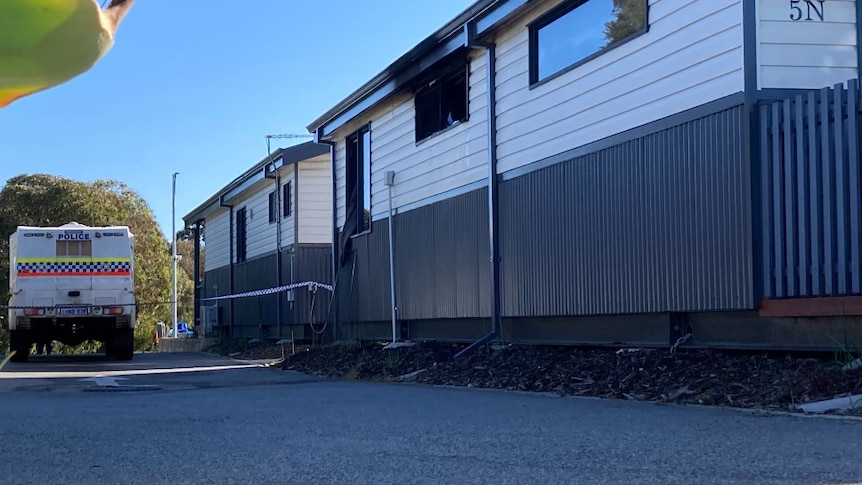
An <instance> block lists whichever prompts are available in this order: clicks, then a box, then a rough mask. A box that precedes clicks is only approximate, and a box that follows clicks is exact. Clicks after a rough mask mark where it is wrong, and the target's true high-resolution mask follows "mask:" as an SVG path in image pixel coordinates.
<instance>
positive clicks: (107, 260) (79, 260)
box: [15, 257, 132, 263]
mask: <svg viewBox="0 0 862 485" xmlns="http://www.w3.org/2000/svg"><path fill="white" fill-rule="evenodd" d="M15 261H16V262H18V263H82V262H84V263H90V262H94V263H130V262H131V261H132V260H131V259H130V258H91V257H83V258H16V259H15Z"/></svg>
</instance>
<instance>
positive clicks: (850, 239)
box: [759, 79, 862, 298]
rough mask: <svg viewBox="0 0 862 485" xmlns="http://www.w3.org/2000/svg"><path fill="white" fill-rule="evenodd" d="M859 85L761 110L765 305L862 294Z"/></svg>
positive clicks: (808, 94)
mask: <svg viewBox="0 0 862 485" xmlns="http://www.w3.org/2000/svg"><path fill="white" fill-rule="evenodd" d="M859 98H860V92H859V82H858V80H857V79H853V80H850V81H848V82H847V84H846V85H843V84H838V85H835V86H833V87H831V88H823V89H820V90H812V91H809V92H806V93H803V94H799V95H797V96H795V97H792V98H788V99H784V100H782V101H777V102H772V103H769V104H765V105H762V106H760V113H759V114H760V151H761V160H760V161H761V170H762V172H761V207H762V217H763V247H762V250H763V275H764V288H763V289H764V297H767V298H784V297H812V296H839V295H852V294H860V293H862V267H860V250H862V231H860V229H862V228H860V222H862V221H860V214H862V197H860V190H862V182H860V169H859V154H860V153H859V143H860V125H862V117H860V102H859Z"/></svg>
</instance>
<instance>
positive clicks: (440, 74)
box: [413, 56, 470, 145]
mask: <svg viewBox="0 0 862 485" xmlns="http://www.w3.org/2000/svg"><path fill="white" fill-rule="evenodd" d="M455 79H460V80H462V81H463V82H464V116H463V118H462V119H457V120H455V122H454V123H452V124H451V125H449V126H439V127H436V129H435V130H434V131H432V132H430V133H428V134H427V135H424V136H422V137H421V138H420V136H419V132H420V130H419V119H420V117H419V103H418V100H419V98H420V97H422V96H423V95H426V94H428V92H429V91H431V90H435V89H436V90H439V91H440V96H439V97H438V100H437V106H438V107H439V106H441V105H442V100H443V97H442V93H443V91H444V88H443V85H444V83H447V82H451V81H453V80H455ZM468 121H470V59H469V58H467V57H466V56H464V57H460V56H459V57H456V58H454V59H451V60H449V61H448V62H446V63H445V64H443V65H442V66H441V67H439V68H438V69H437V70H436V71H434V74H433V75H432V76H430V77H427V78H424V79H423V80H422V82H421V83H420V84H419V85H418V86H417V87H415V88H414V89H413V138H414V142H415V143H416V145H420V144H422V143H424V142H426V141H427V140H430V139H432V138H434V137H436V136H438V135H440V134H442V133H445V132H447V131H449V130H451V129H454V128H456V127H458V126H461V125H463V124H465V123H467V122H468ZM437 122H438V123H440V120H437Z"/></svg>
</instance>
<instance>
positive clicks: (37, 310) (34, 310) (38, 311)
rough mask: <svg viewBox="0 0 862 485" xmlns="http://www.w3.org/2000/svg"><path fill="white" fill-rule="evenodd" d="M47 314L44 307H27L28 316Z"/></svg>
mask: <svg viewBox="0 0 862 485" xmlns="http://www.w3.org/2000/svg"><path fill="white" fill-rule="evenodd" d="M44 314H45V309H44V308H25V309H24V315H26V316H28V317H38V316H42V315H44Z"/></svg>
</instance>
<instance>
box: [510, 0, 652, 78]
mask: <svg viewBox="0 0 862 485" xmlns="http://www.w3.org/2000/svg"><path fill="white" fill-rule="evenodd" d="M590 1H591V0H569V1H566V2H563V3H562V4H561V5H558V6H557V7H555V8H553V9H551V10H550V11H548V12H547V13H545V14H544V15H542V16H540V17H539V18H537V19H536V20H534V21H532V22H530V23H529V24H528V25H527V31H528V34H529V35H528V37H529V40H528V55H527V59H528V61H527V62H528V63H529V66H528V78H529V88H530V89H533V88H536V87H538V86H541V85H543V84H545V83H547V82H550V81H552V80H554V79H556V78H558V77H560V76H562V75H564V74H566V73H568V72H571V71H573V70H575V69H577V68H578V67H580V66H582V65H584V64H586V63H588V62H590V61H592V60H594V59H596V58H598V57H600V56H603V55H605V54H607V53H608V52H610V51H612V50H614V49H616V48H617V47H620V46H622V45H624V44H627V43H628V42H630V41H632V40H634V39H636V38H638V37H640V36H641V35H643V34H645V33H647V32H649V9H650V5H649V1H650V0H640V1H642V2H643V3H644V25H643V27H641V28H640V29H638V30H636V31H635V32H632V33H631V34H629V35H628V36H627V37H626V38H624V39H620V40H618V41H616V42H613V43H611V44H608V45H606V46H605V47H602V48H601V49H599V50H597V51H595V52H593V53H592V54H590V55H588V56H586V57H583V58H581V59H580V60H577V61H575V62H573V63H572V64H569V65H568V66H566V67H564V68H562V69H560V70H558V71H557V72H555V73H553V74H549V75H548V76H546V77H545V78H543V79H539V31H540V30H542V29H543V28H545V27H547V26H549V25H551V24H553V23H554V22H556V21H557V20H559V19H560V18H562V17H564V16H566V15H568V14H569V13H571V12H572V11H574V10H576V9H578V8H579V7H581V6H583V5H585V4H586V3H587V2H590Z"/></svg>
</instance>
